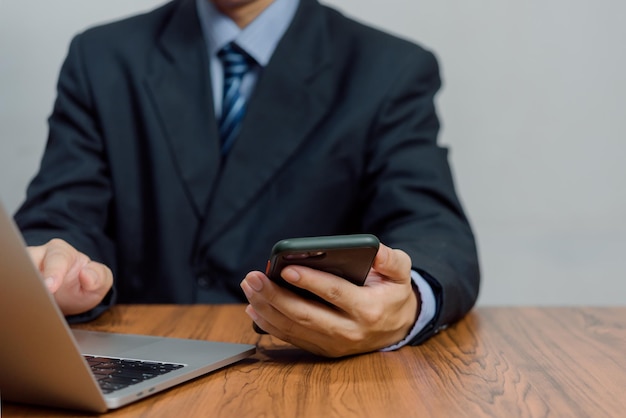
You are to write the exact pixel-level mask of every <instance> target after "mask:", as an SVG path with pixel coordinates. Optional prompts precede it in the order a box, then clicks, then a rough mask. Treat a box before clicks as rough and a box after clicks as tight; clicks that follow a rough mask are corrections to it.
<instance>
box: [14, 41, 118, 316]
mask: <svg viewBox="0 0 626 418" xmlns="http://www.w3.org/2000/svg"><path fill="white" fill-rule="evenodd" d="M87 86H88V83H87V80H86V74H85V72H84V71H83V67H82V62H81V44H80V36H78V37H76V38H75V39H74V40H73V41H72V43H71V46H70V50H69V53H68V56H67V58H66V60H65V62H64V64H63V67H62V69H61V73H60V76H59V81H58V86H57V99H56V102H55V105H54V110H53V113H52V115H51V117H50V119H49V137H48V142H47V145H46V151H45V153H44V156H43V159H42V161H41V167H40V171H39V173H38V174H37V176H36V177H35V178H34V179H33V181H32V182H31V184H30V185H29V188H28V191H27V198H26V202H25V204H24V205H23V206H22V207H21V208H20V209H19V210H18V212H17V213H16V215H15V219H16V222H17V224H18V225H19V227H20V229H21V230H22V233H23V235H24V239H25V241H26V243H27V244H28V245H42V244H44V243H46V242H48V241H49V240H50V239H52V238H61V239H63V240H65V241H67V242H68V243H69V244H70V245H72V246H73V247H74V248H76V249H77V250H78V251H80V252H82V253H84V254H88V255H89V256H90V257H91V259H93V260H95V261H98V262H101V263H104V264H105V265H107V266H108V267H110V268H111V269H112V270H113V271H115V254H114V246H113V244H112V240H111V237H110V236H108V235H107V231H108V230H109V219H108V218H107V214H108V211H107V210H106V209H107V208H108V206H109V205H110V202H111V189H110V187H109V180H108V177H107V168H106V167H107V166H106V161H105V158H106V152H105V150H104V149H103V143H102V141H101V137H100V130H99V126H98V121H97V120H96V118H95V117H94V114H95V112H94V109H93V102H92V98H91V97H90V92H89V90H88V87H87ZM114 302H115V291H114V289H113V290H111V291H110V292H109V294H108V295H107V296H106V297H105V298H104V300H103V301H102V303H101V304H100V306H97V307H96V308H94V309H93V310H91V311H89V312H86V313H84V314H81V315H75V316H72V317H68V320H69V321H70V322H75V321H85V320H90V319H93V318H95V317H97V316H98V315H100V314H101V313H103V312H104V311H105V310H106V309H107V308H108V307H109V306H111V305H112V304H113V303H114Z"/></svg>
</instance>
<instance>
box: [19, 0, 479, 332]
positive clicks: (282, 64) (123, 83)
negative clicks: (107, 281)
mask: <svg viewBox="0 0 626 418" xmlns="http://www.w3.org/2000/svg"><path fill="white" fill-rule="evenodd" d="M206 54H207V50H206V48H205V44H204V40H203V37H202V34H201V30H200V25H199V22H198V17H197V15H196V10H195V6H194V2H193V1H188V0H181V1H174V2H171V3H168V4H166V5H165V6H163V7H161V8H159V9H156V10H154V11H152V12H150V13H147V14H144V15H140V16H136V17H133V18H129V19H126V20H123V21H120V22H116V23H112V24H107V25H104V26H100V27H97V28H92V29H89V30H87V31H85V32H84V33H82V34H80V35H78V36H76V37H75V39H74V40H73V41H72V44H71V46H70V49H69V53H68V56H67V58H66V61H65V63H64V65H63V68H62V70H61V74H60V77H59V83H58V96H57V100H56V103H55V106H54V110H53V113H52V115H51V117H50V120H49V124H50V135H49V140H48V144H47V147H46V150H45V153H44V157H43V160H42V165H41V169H40V171H39V173H38V174H37V176H36V177H35V178H34V180H33V182H32V183H31V185H30V186H29V189H28V194H27V199H26V202H25V204H24V205H23V206H22V207H21V209H20V210H19V211H18V213H17V214H16V220H17V222H18V224H19V226H20V228H21V229H22V231H23V233H24V236H25V239H26V241H27V242H28V243H29V244H31V245H35V244H42V243H44V242H46V241H48V240H49V239H51V238H53V237H58V238H62V239H65V240H67V241H68V242H69V243H71V244H72V245H74V246H75V247H76V248H77V249H78V250H80V251H82V252H84V253H86V254H87V255H89V256H90V257H92V258H93V259H95V260H98V261H101V262H104V263H106V264H107V265H109V266H110V267H111V268H112V269H113V271H114V274H115V278H116V280H115V284H114V287H115V291H114V292H112V294H115V297H116V298H117V301H118V302H132V303H194V302H198V300H199V297H198V294H199V289H203V293H204V294H205V295H206V294H207V293H208V294H209V295H210V296H209V300H208V301H209V302H215V303H220V302H243V301H244V300H245V299H244V296H243V294H242V292H241V290H240V288H239V283H240V281H241V280H242V279H243V277H244V275H245V274H246V273H247V272H248V271H250V270H263V269H264V267H265V262H266V260H267V257H268V254H269V251H270V249H271V247H272V245H273V244H274V243H275V242H276V241H277V240H279V239H283V238H289V237H298V236H312V235H331V234H346V233H356V232H367V233H373V234H375V235H377V236H378V237H379V238H380V240H381V242H383V243H385V244H386V245H389V246H392V247H396V248H400V249H403V250H404V251H406V252H407V253H408V254H409V255H410V256H411V258H412V261H413V267H414V269H415V270H417V271H419V272H420V273H422V274H423V275H424V276H425V277H426V279H427V280H429V281H430V283H431V285H432V286H433V288H434V290H435V294H436V296H437V298H438V300H439V304H440V310H439V312H438V313H437V317H436V319H435V321H434V323H433V324H431V325H430V326H429V327H428V328H427V329H426V330H425V331H424V332H423V333H422V334H421V335H420V336H419V337H418V338H417V339H416V340H415V341H414V342H419V341H423V340H424V339H425V338H427V337H429V336H430V335H432V334H433V333H434V332H436V330H438V329H439V328H440V327H442V326H445V325H447V324H449V323H451V322H453V321H455V320H457V319H459V318H460V317H461V316H463V315H464V314H465V313H466V312H468V310H470V309H471V307H472V306H473V304H474V302H475V300H476V297H477V294H478V287H479V273H478V261H477V254H476V248H475V243H474V237H473V234H472V231H471V229H470V226H469V224H468V221H467V219H466V217H465V215H464V213H463V210H462V208H461V205H460V203H459V200H458V198H457V196H456V193H455V190H454V186H453V179H452V175H451V172H450V168H449V166H448V162H447V150H446V149H445V148H443V147H440V146H439V145H437V142H436V140H437V133H438V130H439V122H438V119H437V116H436V112H435V107H434V95H435V94H436V92H437V90H438V89H439V87H440V77H439V69H438V65H437V62H436V59H435V58H434V56H433V54H431V53H430V52H428V51H426V50H424V49H422V48H421V47H419V46H417V45H415V44H413V43H410V42H407V41H404V40H400V39H398V38H395V37H392V36H390V35H387V34H384V33H382V32H380V31H377V30H374V29H371V28H368V27H366V26H363V25H361V24H359V23H357V22H355V21H353V20H349V19H347V18H345V17H344V16H342V15H341V14H339V13H337V12H336V11H334V10H332V9H330V8H327V7H324V6H322V5H320V4H318V3H317V2H316V1H315V0H302V1H301V4H300V6H299V9H298V11H297V13H296V16H295V17H294V21H293V22H292V24H291V26H290V27H289V29H288V30H287V32H286V34H285V35H284V37H283V39H282V40H281V42H280V43H279V44H278V46H277V49H276V51H275V53H274V55H273V56H272V58H271V60H270V62H269V64H268V66H267V67H266V68H265V69H264V70H263V72H262V73H261V75H260V78H259V80H258V84H257V85H256V88H255V90H254V92H253V95H252V97H251V99H250V101H249V103H248V109H247V113H246V117H245V120H244V122H243V126H242V130H241V132H240V136H239V137H238V139H237V141H236V143H235V145H234V147H233V148H232V150H231V151H230V153H229V155H228V157H227V159H225V160H222V159H221V158H220V152H219V140H218V132H217V125H216V120H215V116H214V114H215V112H214V110H213V104H212V99H211V97H212V92H211V85H210V75H209V67H208V59H207V56H206ZM110 296H111V295H110ZM111 302H112V298H111V297H109V298H107V299H106V300H105V302H104V305H103V306H102V307H99V308H97V309H95V310H94V311H92V312H90V313H89V314H87V315H84V316H83V318H84V319H89V318H91V317H93V316H94V315H97V314H98V313H99V312H101V311H102V310H103V309H104V308H106V305H107V304H109V303H111Z"/></svg>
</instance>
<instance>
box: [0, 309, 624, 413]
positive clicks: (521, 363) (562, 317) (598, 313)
mask: <svg viewBox="0 0 626 418" xmlns="http://www.w3.org/2000/svg"><path fill="white" fill-rule="evenodd" d="M80 327H81V328H86V329H94V330H102V331H114V332H126V333H138V334H152V335H163V336H171V337H181V338H197V339H208V340H217V341H228V342H238V343H249V344H257V346H258V351H257V353H256V354H255V355H254V356H253V357H251V358H249V359H246V360H244V361H242V362H240V363H237V364H235V365H233V366H230V367H227V368H225V369H222V370H218V371H216V372H213V373H211V374H209V375H206V376H204V377H201V378H198V379H196V380H194V381H192V382H189V383H186V384H183V385H180V386H177V387H175V388H173V389H171V390H168V391H166V392H164V393H160V394H157V395H155V396H153V397H151V398H147V399H145V400H143V401H140V402H138V403H136V404H133V405H129V406H127V407H124V408H122V409H119V410H116V411H112V412H110V413H109V414H106V415H107V416H111V417H178V416H180V417H233V418H245V417H298V418H300V417H316V418H329V417H342V418H343V417H385V418H387V417H390V418H395V417H402V418H404V417H624V416H626V307H619V308H593V307H580V308H578V307H562V308H559V307H550V308H539V307H502V308H499V307H481V308H477V309H475V310H474V311H473V312H472V313H470V314H469V315H468V316H467V317H466V318H465V319H464V320H462V321H461V322H459V323H457V324H455V325H453V326H451V327H449V328H448V329H447V330H445V331H442V332H441V333H439V334H438V335H437V336H435V337H434V338H432V339H430V340H429V341H428V342H426V343H425V344H423V345H421V346H418V347H405V348H403V349H400V350H398V351H396V352H391V353H370V354H366V355H361V356H356V357H350V358H344V359H339V360H329V359H324V358H320V357H316V356H313V355H311V354H308V353H306V352H304V351H302V350H299V349H297V348H294V347H292V346H290V345H288V344H286V343H284V342H282V341H280V340H277V339H275V338H273V337H271V336H259V335H257V334H255V333H254V332H253V331H252V327H251V323H250V320H249V319H248V317H247V316H246V315H245V313H244V305H221V306H219V305H218V306H204V305H193V306H170V305H150V306H146V305H126V306H117V307H115V308H114V309H112V310H111V311H110V312H107V313H106V314H104V315H103V316H102V317H101V318H99V319H98V320H96V321H94V322H92V323H89V324H86V325H81V326H80ZM3 343H6V342H3ZM75 416H83V415H81V414H80V413H76V412H73V411H64V410H54V409H46V408H38V407H30V406H25V405H18V404H12V403H8V402H6V401H5V402H3V403H2V417H4V418H8V417H75Z"/></svg>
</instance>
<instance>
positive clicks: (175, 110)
mask: <svg viewBox="0 0 626 418" xmlns="http://www.w3.org/2000/svg"><path fill="white" fill-rule="evenodd" d="M151 65H152V67H151V70H150V71H149V73H148V74H147V76H146V79H145V82H146V85H147V89H148V92H149V94H150V97H151V99H152V101H153V103H154V105H155V107H156V109H157V114H158V115H159V119H160V121H161V123H162V126H163V128H164V131H165V136H166V138H167V141H168V142H169V146H170V149H171V152H172V155H173V157H174V160H175V164H176V165H177V168H178V171H179V173H180V176H181V177H182V179H183V181H184V184H185V188H186V189H187V192H188V195H189V198H190V200H191V201H192V203H193V205H194V208H195V210H196V213H197V214H198V217H199V218H201V217H202V215H204V213H205V210H206V208H207V204H208V202H209V198H210V195H211V191H212V186H213V184H214V181H215V179H216V178H217V175H218V172H219V165H220V156H219V141H218V131H217V126H216V122H215V117H214V115H215V112H214V110H213V100H212V93H211V87H210V86H211V83H210V74H209V66H208V59H207V51H206V47H205V43H204V39H203V37H202V32H201V30H200V26H199V23H198V18H197V15H196V10H195V2H193V1H187V2H182V3H181V4H180V6H179V7H178V8H177V9H176V10H175V11H174V13H173V15H172V18H171V20H170V22H169V23H168V25H167V26H166V27H165V29H164V31H163V33H162V35H161V38H160V39H159V49H158V50H157V52H156V53H155V54H154V57H153V61H152V62H151Z"/></svg>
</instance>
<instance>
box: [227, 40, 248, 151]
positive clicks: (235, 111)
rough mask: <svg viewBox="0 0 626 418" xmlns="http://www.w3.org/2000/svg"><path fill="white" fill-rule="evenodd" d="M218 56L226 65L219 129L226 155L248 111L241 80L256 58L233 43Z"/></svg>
mask: <svg viewBox="0 0 626 418" xmlns="http://www.w3.org/2000/svg"><path fill="white" fill-rule="evenodd" d="M218 57H219V58H220V59H221V60H222V65H223V66H224V96H223V99H222V116H221V118H220V123H219V130H220V137H221V138H222V156H225V155H227V154H228V152H229V151H230V149H231V148H232V146H233V143H234V142H235V137H236V136H237V134H238V133H239V128H240V127H241V120H242V119H243V115H244V113H245V111H246V100H245V98H244V97H243V95H242V94H241V81H242V80H243V76H244V75H245V74H246V73H247V72H248V71H249V70H250V68H251V66H252V65H253V64H254V60H253V59H252V58H251V57H250V56H249V55H248V54H246V53H245V52H244V51H242V50H241V49H240V48H239V47H238V46H237V45H235V44H233V43H230V44H228V45H226V46H225V47H224V48H222V49H221V50H220V51H219V53H218Z"/></svg>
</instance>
